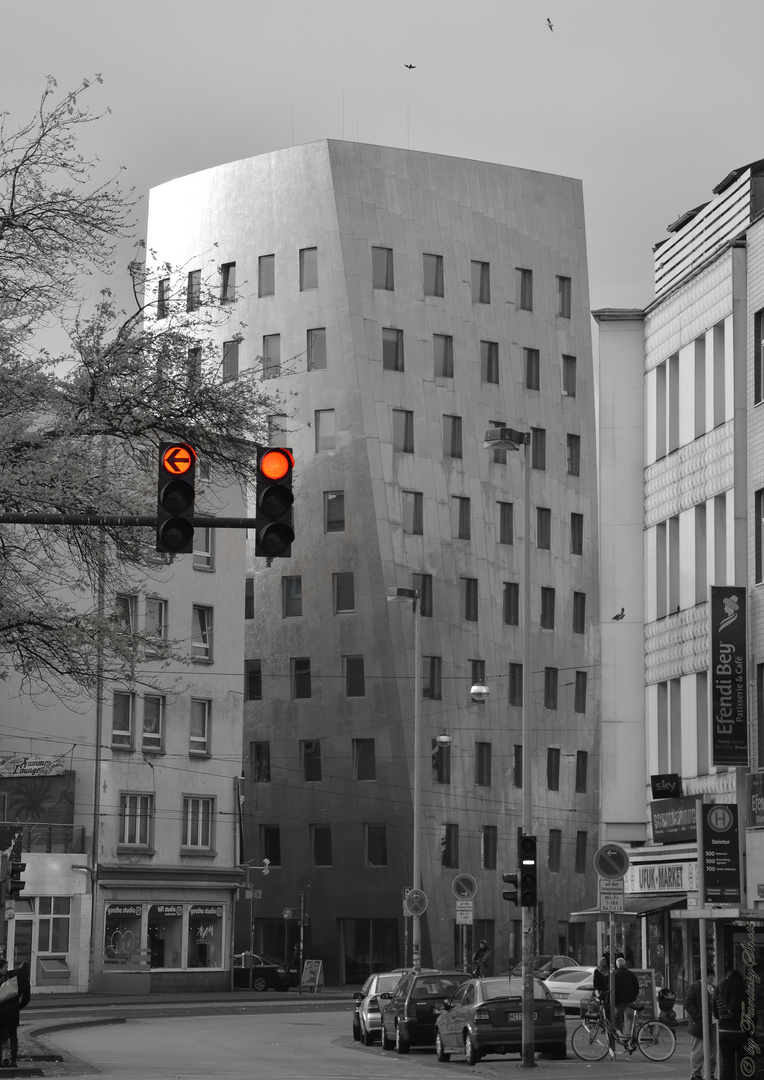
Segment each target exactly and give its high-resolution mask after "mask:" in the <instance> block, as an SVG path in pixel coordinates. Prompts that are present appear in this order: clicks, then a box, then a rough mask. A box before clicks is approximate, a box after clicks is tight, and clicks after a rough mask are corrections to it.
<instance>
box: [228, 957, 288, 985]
mask: <svg viewBox="0 0 764 1080" xmlns="http://www.w3.org/2000/svg"><path fill="white" fill-rule="evenodd" d="M250 974H251V981H250ZM233 985H234V986H235V987H236V988H237V989H238V990H248V989H249V988H250V986H251V987H252V989H253V990H288V989H289V972H288V971H287V969H286V966H285V965H284V964H283V963H282V962H281V960H278V959H277V958H276V957H275V956H264V955H263V954H262V953H252V962H251V963H250V954H249V953H237V955H236V956H234V958H233Z"/></svg>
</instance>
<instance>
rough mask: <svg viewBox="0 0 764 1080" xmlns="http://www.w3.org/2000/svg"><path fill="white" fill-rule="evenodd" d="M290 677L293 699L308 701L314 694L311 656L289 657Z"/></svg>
mask: <svg viewBox="0 0 764 1080" xmlns="http://www.w3.org/2000/svg"><path fill="white" fill-rule="evenodd" d="M289 679H290V689H291V699H292V701H308V700H309V699H310V698H311V697H312V696H313V684H312V674H311V665H310V657H309V656H290V657H289ZM305 691H307V693H306V692H305Z"/></svg>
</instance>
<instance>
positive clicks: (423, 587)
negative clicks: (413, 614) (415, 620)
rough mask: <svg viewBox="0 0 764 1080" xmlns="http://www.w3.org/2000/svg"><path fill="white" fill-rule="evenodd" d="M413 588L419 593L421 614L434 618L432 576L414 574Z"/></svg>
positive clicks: (423, 616)
mask: <svg viewBox="0 0 764 1080" xmlns="http://www.w3.org/2000/svg"><path fill="white" fill-rule="evenodd" d="M411 587H412V589H416V591H417V592H418V593H419V614H420V615H421V616H422V618H423V619H425V618H428V619H429V618H432V574H412V575H411Z"/></svg>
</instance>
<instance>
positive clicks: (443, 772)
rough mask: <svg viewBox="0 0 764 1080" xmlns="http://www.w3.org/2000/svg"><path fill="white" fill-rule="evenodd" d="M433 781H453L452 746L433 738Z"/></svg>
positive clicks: (442, 782) (441, 782)
mask: <svg viewBox="0 0 764 1080" xmlns="http://www.w3.org/2000/svg"><path fill="white" fill-rule="evenodd" d="M430 746H431V753H432V781H433V783H434V784H450V783H451V747H450V746H443V745H442V744H441V743H439V742H438V740H437V739H432V740H431V743H430Z"/></svg>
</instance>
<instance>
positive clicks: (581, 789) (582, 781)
mask: <svg viewBox="0 0 764 1080" xmlns="http://www.w3.org/2000/svg"><path fill="white" fill-rule="evenodd" d="M588 771H589V754H588V753H587V751H586V750H579V751H578V752H577V753H576V794H578V795H585V794H586V783H587V779H588V777H587V773H588Z"/></svg>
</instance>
